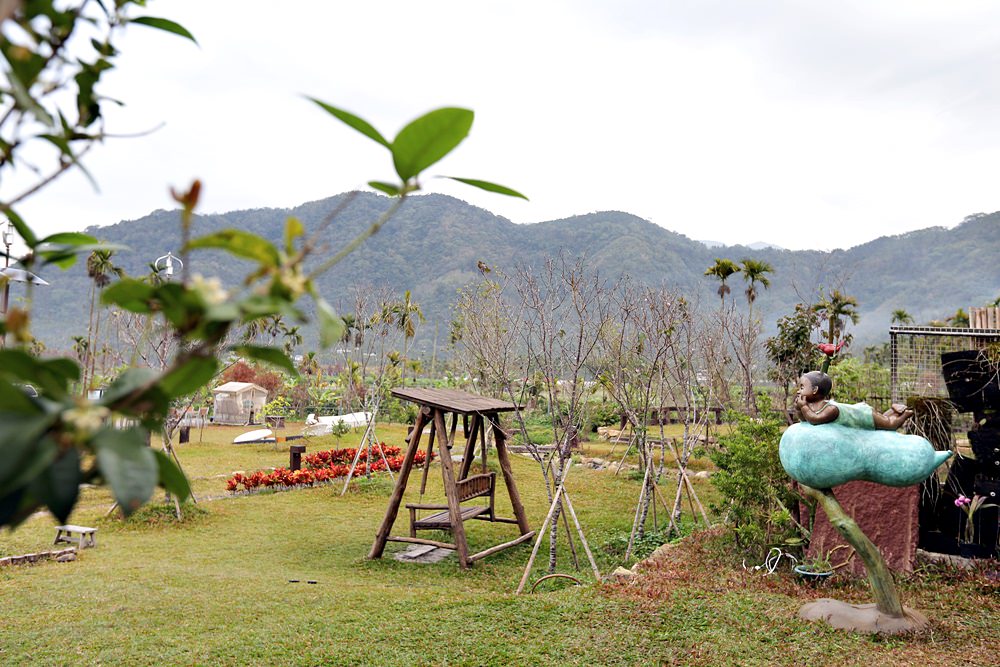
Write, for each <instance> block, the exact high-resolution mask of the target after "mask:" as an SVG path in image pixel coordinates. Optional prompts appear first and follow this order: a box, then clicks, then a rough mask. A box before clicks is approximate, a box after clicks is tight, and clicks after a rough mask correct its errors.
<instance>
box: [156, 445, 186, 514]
mask: <svg viewBox="0 0 1000 667" xmlns="http://www.w3.org/2000/svg"><path fill="white" fill-rule="evenodd" d="M153 454H154V455H155V456H156V465H157V469H158V471H159V474H160V486H162V487H163V488H164V489H166V490H167V491H169V492H170V493H172V494H174V495H175V496H177V499H178V500H179V501H180V502H184V501H185V500H187V499H188V497H189V496H190V495H191V485H190V484H189V483H188V480H187V477H185V476H184V473H183V472H181V469H180V468H178V467H177V465H176V464H174V462H173V461H172V460H170V457H169V456H167V455H166V454H165V453H164V452H161V451H159V450H153Z"/></svg>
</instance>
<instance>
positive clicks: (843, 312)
mask: <svg viewBox="0 0 1000 667" xmlns="http://www.w3.org/2000/svg"><path fill="white" fill-rule="evenodd" d="M857 308H858V301H857V299H855V298H854V297H853V296H847V295H846V294H842V293H841V291H840V290H836V289H835V290H830V293H829V295H827V296H826V297H825V298H823V299H820V301H819V303H817V304H816V305H815V306H813V310H814V311H815V312H817V313H822V314H823V315H824V316H825V317H826V318H827V320H828V321H829V323H830V328H829V330H828V331H827V342H828V343H830V344H833V341H834V340H836V339H837V338H838V337H839V336H840V335H841V334H842V333H843V332H844V320H843V318H845V317H846V318H847V319H849V320H850V321H851V324H857V323H858V321H859V320H860V319H861V317H860V316H859V315H858V311H857Z"/></svg>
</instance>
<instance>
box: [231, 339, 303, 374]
mask: <svg viewBox="0 0 1000 667" xmlns="http://www.w3.org/2000/svg"><path fill="white" fill-rule="evenodd" d="M233 352H235V353H236V354H239V355H242V356H244V357H249V358H251V359H254V360H256V361H262V362H264V363H265V364H269V365H271V366H275V367H276V368H280V369H281V370H283V371H285V372H287V373H288V374H289V375H291V376H292V377H298V375H299V372H298V370H297V369H296V368H295V364H294V363H292V360H291V359H289V358H288V355H286V354H285V353H284V352H282V351H281V350H279V349H277V348H273V347H264V346H261V345H237V346H235V347H234V348H233Z"/></svg>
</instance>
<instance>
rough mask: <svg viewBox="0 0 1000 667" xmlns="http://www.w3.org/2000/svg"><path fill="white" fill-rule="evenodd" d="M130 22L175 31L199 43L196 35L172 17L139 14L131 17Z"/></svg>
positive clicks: (176, 33) (170, 31)
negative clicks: (172, 19) (171, 18)
mask: <svg viewBox="0 0 1000 667" xmlns="http://www.w3.org/2000/svg"><path fill="white" fill-rule="evenodd" d="M129 23H138V24H139V25H144V26H148V27H150V28H156V29H157V30H163V31H164V32H169V33H173V34H175V35H179V36H181V37H184V38H186V39H190V40H191V41H192V42H194V43H195V44H197V43H198V40H196V39H195V38H194V35H192V34H191V33H190V32H188V29H187V28H185V27H184V26H182V25H181V24H180V23H175V22H174V21H171V20H170V19H164V18H158V17H156V16H137V17H135V18H134V19H130V20H129Z"/></svg>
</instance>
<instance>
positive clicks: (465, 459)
mask: <svg viewBox="0 0 1000 667" xmlns="http://www.w3.org/2000/svg"><path fill="white" fill-rule="evenodd" d="M480 430H485V429H483V418H482V416H481V415H478V414H476V415H472V433H470V434H469V437H468V439H467V440H466V441H465V453H464V454H463V455H462V472H460V473H459V475H458V478H459V479H465V478H466V477H468V476H469V470H470V469H471V468H472V461H473V460H474V459H475V458H476V434H477V433H479V431H480Z"/></svg>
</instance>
